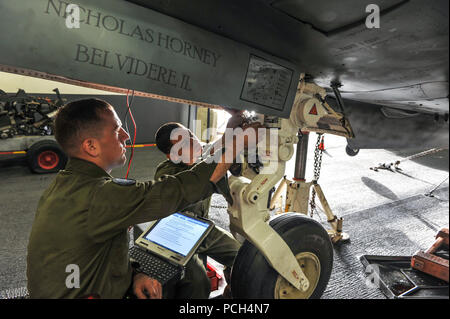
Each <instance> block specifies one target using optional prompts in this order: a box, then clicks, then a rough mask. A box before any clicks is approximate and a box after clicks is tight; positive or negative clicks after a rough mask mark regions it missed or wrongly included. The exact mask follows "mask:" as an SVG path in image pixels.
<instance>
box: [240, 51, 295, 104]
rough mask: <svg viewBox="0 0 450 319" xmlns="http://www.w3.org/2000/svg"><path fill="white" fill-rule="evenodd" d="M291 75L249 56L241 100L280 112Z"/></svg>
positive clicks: (266, 61)
mask: <svg viewBox="0 0 450 319" xmlns="http://www.w3.org/2000/svg"><path fill="white" fill-rule="evenodd" d="M293 74H294V72H293V71H292V70H291V69H288V68H286V67H283V66H281V65H278V64H276V63H273V62H270V61H268V60H266V59H263V58H260V57H257V56H255V55H251V56H250V61H249V64H248V70H247V76H246V79H245V83H244V87H243V88H242V93H241V99H242V100H244V101H248V102H252V103H256V104H259V105H262V106H266V107H269V108H272V109H276V110H282V109H283V107H284V105H285V102H286V99H287V96H288V92H289V87H290V85H291V82H292V76H293Z"/></svg>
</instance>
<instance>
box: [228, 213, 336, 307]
mask: <svg viewBox="0 0 450 319" xmlns="http://www.w3.org/2000/svg"><path fill="white" fill-rule="evenodd" d="M270 226H271V227H272V228H273V229H274V230H275V231H276V232H277V233H278V234H279V235H280V236H281V237H282V238H283V239H284V240H285V242H286V243H287V244H288V246H289V248H290V249H291V250H292V252H293V254H294V256H295V258H296V259H297V261H298V263H299V265H300V267H301V268H302V270H303V272H304V274H305V276H306V277H307V279H308V280H309V287H308V289H307V290H306V291H301V290H299V289H297V288H295V287H294V286H292V285H291V284H290V283H289V282H288V281H287V280H286V279H284V278H283V277H282V276H280V275H279V274H278V273H277V272H276V271H275V270H274V269H273V268H272V267H271V266H270V265H269V263H268V262H267V261H266V259H265V258H264V256H263V255H262V254H261V252H259V251H258V249H257V248H256V247H255V246H253V245H252V244H251V243H250V242H249V241H247V240H246V241H245V242H244V244H243V245H242V248H241V249H240V250H239V253H238V255H237V256H236V260H235V262H234V265H233V268H232V272H231V291H232V295H233V298H241V299H242V298H244V299H253V298H255V299H309V298H320V296H321V295H322V293H323V291H324V290H325V288H326V286H327V283H328V280H329V279H330V275H331V271H332V268H333V245H332V243H331V240H330V238H329V235H328V233H327V231H326V230H325V229H324V228H323V227H322V226H321V225H320V224H319V223H318V222H316V221H315V220H313V219H311V218H309V217H306V216H304V215H302V214H297V213H286V214H283V215H278V216H277V217H276V218H274V219H273V220H272V221H271V222H270Z"/></svg>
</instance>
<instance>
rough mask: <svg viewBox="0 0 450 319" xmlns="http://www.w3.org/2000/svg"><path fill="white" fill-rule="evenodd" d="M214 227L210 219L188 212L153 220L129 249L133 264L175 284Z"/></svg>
mask: <svg viewBox="0 0 450 319" xmlns="http://www.w3.org/2000/svg"><path fill="white" fill-rule="evenodd" d="M213 227H214V223H213V222H212V221H210V220H207V219H204V218H201V217H195V216H194V215H193V214H192V215H191V214H189V213H187V212H178V213H174V214H172V215H170V216H168V217H165V218H163V219H160V220H157V221H155V222H152V223H151V224H150V226H149V227H148V228H147V229H146V230H145V231H144V232H143V233H142V234H141V235H140V236H139V238H138V239H137V240H136V241H135V245H134V246H133V247H132V248H131V249H130V259H131V262H132V263H133V265H134V267H135V268H136V269H137V270H138V271H140V272H143V273H145V274H147V275H148V276H150V277H152V278H154V279H157V280H158V281H159V282H160V283H161V285H162V286H163V287H164V286H167V285H169V284H170V285H172V284H173V283H175V282H176V281H178V280H180V279H182V278H183V276H184V268H185V266H186V264H187V263H188V262H189V260H190V259H191V258H192V256H193V255H194V254H195V252H196V250H197V248H198V247H199V246H200V244H201V243H202V241H203V240H204V239H205V238H206V236H208V234H209V233H210V232H211V230H212V228H213Z"/></svg>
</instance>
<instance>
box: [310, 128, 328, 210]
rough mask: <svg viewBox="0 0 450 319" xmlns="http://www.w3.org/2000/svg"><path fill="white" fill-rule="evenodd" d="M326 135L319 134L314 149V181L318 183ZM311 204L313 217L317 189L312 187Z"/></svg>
mask: <svg viewBox="0 0 450 319" xmlns="http://www.w3.org/2000/svg"><path fill="white" fill-rule="evenodd" d="M323 142H324V136H323V134H322V133H320V134H317V141H316V148H315V149H314V179H313V183H316V182H317V181H318V180H319V177H320V170H321V168H322V155H323V148H322V147H320V145H321V144H322V145H323ZM309 205H310V206H311V212H310V216H311V217H313V215H314V211H315V210H316V190H315V189H314V187H313V189H312V194H311V200H310V202H309Z"/></svg>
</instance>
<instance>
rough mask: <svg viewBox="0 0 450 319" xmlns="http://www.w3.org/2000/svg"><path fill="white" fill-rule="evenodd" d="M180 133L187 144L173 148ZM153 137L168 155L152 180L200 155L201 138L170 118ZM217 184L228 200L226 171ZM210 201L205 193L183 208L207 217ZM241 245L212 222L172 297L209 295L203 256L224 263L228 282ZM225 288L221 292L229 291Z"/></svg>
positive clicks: (191, 162)
mask: <svg viewBox="0 0 450 319" xmlns="http://www.w3.org/2000/svg"><path fill="white" fill-rule="evenodd" d="M230 125H231V126H233V124H232V121H230V122H229V126H230ZM183 137H188V139H189V145H186V146H187V147H184V148H183V147H181V148H178V150H175V151H173V146H174V145H176V144H177V143H179V142H180V140H181V139H182V138H183ZM185 139H186V138H185ZM155 140H156V146H157V147H158V149H159V150H160V151H161V152H163V153H164V154H165V155H166V157H167V159H166V160H165V161H163V162H161V163H160V164H159V165H158V167H157V169H156V172H155V180H158V179H159V178H161V177H163V176H164V175H174V174H178V173H180V172H184V171H186V170H189V169H190V168H191V167H192V166H193V165H195V163H196V162H197V161H198V159H199V158H200V157H201V156H202V147H201V145H200V141H199V140H198V138H197V137H196V136H195V135H194V134H193V133H192V132H191V131H190V130H189V129H187V128H186V127H184V126H183V125H181V124H180V123H175V122H170V123H166V124H164V125H163V126H161V127H160V128H159V129H158V131H157V132H156V136H155ZM186 140H187V139H186ZM216 143H218V144H219V146H221V145H222V144H223V141H222V140H219V141H217V142H216ZM216 185H217V188H218V190H219V191H220V193H222V194H223V195H224V196H225V197H226V198H227V200H230V199H229V197H228V196H229V187H228V178H227V176H226V175H225V176H224V177H223V178H222V179H221V180H220V181H219V182H218V183H217V184H216ZM210 202H211V197H207V198H205V199H203V200H200V201H198V202H197V203H195V204H193V205H190V206H188V207H186V208H185V210H186V211H188V212H191V213H194V214H195V215H197V216H199V217H203V218H208V212H209V208H210ZM240 246H241V245H240V243H239V242H238V241H237V240H236V239H234V238H233V236H232V235H231V234H230V233H229V232H227V231H225V230H224V229H221V228H220V227H218V226H215V227H214V228H213V230H212V231H211V233H210V234H209V235H208V236H207V237H206V238H205V240H204V241H203V243H202V244H201V246H200V247H199V248H198V250H197V254H196V255H194V256H193V258H192V260H191V262H190V263H189V264H188V265H187V267H186V272H185V276H184V278H183V279H182V280H180V281H179V282H178V283H177V289H176V291H175V293H176V294H175V298H208V296H209V293H210V288H211V284H210V281H209V278H208V276H207V273H206V269H205V257H206V256H209V257H211V258H213V259H214V260H216V261H218V262H220V263H221V264H223V265H224V266H225V269H224V274H225V278H226V280H227V282H228V283H229V280H230V279H229V278H230V270H231V267H232V266H233V262H234V259H235V257H236V255H237V252H238V250H239V248H240ZM228 288H229V287H227V288H226V291H224V294H227V293H229V290H228Z"/></svg>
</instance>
